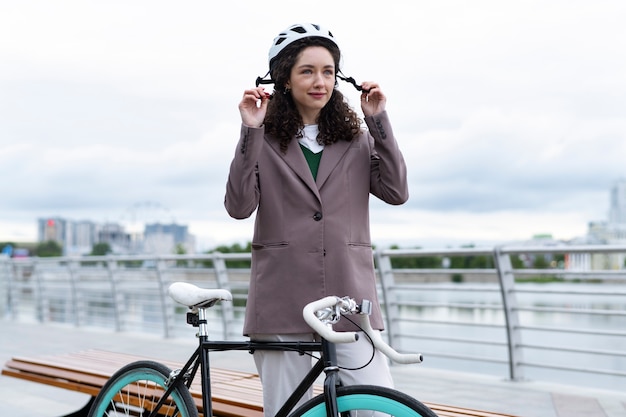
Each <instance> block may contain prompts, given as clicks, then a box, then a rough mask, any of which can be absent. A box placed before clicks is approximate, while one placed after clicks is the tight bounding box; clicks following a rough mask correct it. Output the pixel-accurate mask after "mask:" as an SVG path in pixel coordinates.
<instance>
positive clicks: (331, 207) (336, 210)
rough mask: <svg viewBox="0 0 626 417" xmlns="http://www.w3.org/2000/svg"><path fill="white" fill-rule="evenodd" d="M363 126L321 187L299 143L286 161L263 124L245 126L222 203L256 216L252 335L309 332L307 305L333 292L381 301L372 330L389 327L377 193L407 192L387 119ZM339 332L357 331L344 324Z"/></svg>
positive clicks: (335, 147)
mask: <svg viewBox="0 0 626 417" xmlns="http://www.w3.org/2000/svg"><path fill="white" fill-rule="evenodd" d="M365 122H366V124H367V126H368V127H369V131H367V130H363V132H362V133H361V134H360V135H359V137H358V138H356V139H354V140H353V141H352V142H346V141H340V142H337V143H334V144H332V145H328V146H326V147H325V148H324V151H323V154H322V158H321V161H320V165H319V170H318V174H317V180H316V181H314V180H313V176H312V174H311V171H310V169H309V166H308V165H307V162H306V160H305V158H304V155H303V152H302V150H301V149H300V147H299V144H298V142H297V141H296V140H294V141H292V142H291V143H290V144H289V148H288V150H287V152H286V153H285V154H283V153H282V152H281V151H280V148H279V144H278V141H276V140H273V139H272V138H271V137H268V136H266V135H265V134H264V129H263V128H262V127H261V128H250V127H247V126H242V128H241V137H240V139H239V143H238V144H237V149H236V152H235V157H234V159H233V161H232V163H231V166H230V174H229V177H228V182H227V186H226V198H225V203H224V204H225V206H226V210H227V211H228V213H229V214H230V216H232V217H234V218H236V219H244V218H248V217H250V216H251V215H252V213H253V212H254V211H255V210H256V211H257V213H256V221H255V226H254V236H253V239H252V271H251V277H250V293H249V296H248V302H247V305H246V317H245V324H244V334H246V335H249V334H255V333H256V334H259V333H270V334H281V333H283V334H286V333H308V332H311V328H310V327H308V326H307V324H306V323H305V322H304V320H303V318H302V308H303V307H304V305H305V304H306V303H308V302H310V301H313V300H316V299H319V298H322V297H325V296H328V295H337V296H340V297H343V296H346V295H348V296H350V297H353V298H355V299H356V300H357V301H358V302H360V301H361V300H362V299H368V300H370V301H373V304H374V312H373V314H372V317H371V320H372V326H373V327H374V328H375V329H383V321H382V318H381V313H380V308H379V305H378V299H377V295H376V285H375V272H374V264H373V257H372V245H371V241H370V228H369V195H370V193H371V194H373V195H375V196H376V197H378V198H380V199H381V200H383V201H385V202H387V203H389V204H402V203H404V202H405V201H406V200H407V199H408V186H407V175H406V165H405V163H404V158H403V157H402V153H401V152H400V150H399V148H398V145H397V143H396V140H395V138H394V135H393V131H392V129H391V125H390V123H389V119H388V117H387V113H386V112H382V113H379V114H376V115H373V116H370V117H366V118H365ZM335 328H336V329H338V330H347V329H351V327H350V325H349V322H348V321H347V320H345V319H343V320H341V321H340V322H339V324H338V325H337V326H336V327H335Z"/></svg>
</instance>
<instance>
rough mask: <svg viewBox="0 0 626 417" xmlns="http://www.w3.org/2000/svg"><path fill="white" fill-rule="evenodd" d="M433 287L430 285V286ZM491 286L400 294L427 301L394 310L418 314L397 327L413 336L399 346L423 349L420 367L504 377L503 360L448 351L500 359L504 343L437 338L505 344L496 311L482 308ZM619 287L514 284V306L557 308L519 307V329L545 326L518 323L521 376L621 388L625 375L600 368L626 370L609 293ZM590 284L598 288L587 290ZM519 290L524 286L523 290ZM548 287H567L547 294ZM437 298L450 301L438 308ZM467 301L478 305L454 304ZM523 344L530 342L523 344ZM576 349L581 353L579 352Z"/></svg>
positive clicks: (622, 320) (622, 325) (623, 307)
mask: <svg viewBox="0 0 626 417" xmlns="http://www.w3.org/2000/svg"><path fill="white" fill-rule="evenodd" d="M437 285H438V284H433V286H434V287H436V286H437ZM449 285H450V284H442V285H441V286H442V287H443V288H446V287H449ZM459 285H463V284H459ZM472 287H474V288H476V287H477V285H475V284H473V285H472ZM493 288H494V287H493V286H490V285H485V291H484V292H483V291H472V292H461V291H445V290H444V291H436V290H433V291H421V292H419V293H412V292H409V293H403V294H402V297H401V298H402V300H412V301H419V302H425V303H428V305H425V306H419V307H416V306H410V307H404V308H402V316H404V317H405V318H410V319H415V320H419V322H418V323H412V322H408V323H404V324H403V325H401V332H402V333H403V334H409V335H414V336H415V338H411V339H404V340H403V342H402V349H403V350H411V351H416V350H417V351H421V352H424V353H425V357H426V360H425V362H424V364H423V366H427V367H435V368H440V369H441V368H443V369H450V370H460V371H468V372H481V373H487V374H492V375H497V376H503V377H507V376H508V375H509V371H508V363H493V362H488V361H482V360H467V359H458V358H455V357H454V356H458V355H468V356H472V357H479V358H487V359H489V360H496V361H502V362H506V361H507V359H508V350H507V348H506V346H499V345H495V344H475V343H465V342H460V341H446V340H441V339H439V338H443V339H445V338H457V339H472V340H479V341H489V342H491V341H493V342H494V343H502V342H505V341H506V330H505V329H504V324H505V318H504V314H503V312H502V310H500V309H492V308H490V307H489V306H492V305H499V304H501V296H500V293H499V292H492V291H488V289H493ZM624 289H625V286H624V285H615V284H582V283H581V284H577V283H576V284H570V283H551V284H517V285H516V290H518V291H520V292H519V293H517V295H516V296H517V300H518V304H519V306H520V308H522V309H524V308H534V309H537V308H538V309H546V308H550V309H557V310H558V311H524V310H521V311H519V322H520V326H521V327H522V328H524V327H526V328H528V327H544V328H548V329H550V330H535V329H522V331H521V343H522V344H523V345H526V346H528V347H524V348H523V349H522V350H521V354H522V357H521V362H523V363H526V364H527V365H525V366H522V367H521V372H522V373H523V379H529V380H544V381H553V382H562V383H568V384H575V385H581V386H587V387H589V386H593V387H597V388H606V389H613V390H614V389H623V390H625V391H626V377H624V376H613V375H606V374H604V372H606V373H611V372H615V371H617V372H621V373H626V336H625V335H624V331H625V330H626V297H624V296H623V295H619V294H616V293H618V292H620V291H621V292H622V293H623V291H624ZM598 290H601V291H602V292H603V293H604V294H602V295H591V294H590V292H592V291H596V292H597V291H598ZM525 291H532V292H530V293H526V292H525ZM553 291H559V292H571V293H568V294H554V293H553ZM579 293H580V294H579ZM437 303H440V304H448V305H450V304H451V305H453V306H448V307H444V306H438V305H436V304H437ZM468 303H469V304H479V306H478V307H475V308H472V309H468V308H462V307H459V306H458V305H460V304H468ZM454 305H457V306H456V307H455V306H454ZM481 306H482V308H481ZM568 310H569V311H568ZM441 322H446V323H454V322H460V323H470V324H481V325H488V326H493V327H484V326H474V325H455V324H440V323H441ZM620 332H621V334H619V333H620ZM613 333H616V334H613ZM431 338H433V339H431ZM531 345H532V346H533V347H530V346H531ZM576 350H586V351H587V352H584V353H582V352H577V351H576ZM607 352H608V353H610V354H608V353H607ZM545 366H549V367H551V368H546V367H545ZM559 367H575V368H581V369H583V370H595V371H598V372H599V373H593V372H584V371H571V370H562V369H555V368H559Z"/></svg>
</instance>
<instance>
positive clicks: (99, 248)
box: [89, 242, 112, 256]
mask: <svg viewBox="0 0 626 417" xmlns="http://www.w3.org/2000/svg"><path fill="white" fill-rule="evenodd" d="M111 252H112V251H111V245H109V244H108V243H107V242H100V243H96V244H95V245H93V247H92V248H91V253H90V254H89V255H90V256H104V255H108V254H109V253H111Z"/></svg>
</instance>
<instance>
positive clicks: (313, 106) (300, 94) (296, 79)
mask: <svg viewBox="0 0 626 417" xmlns="http://www.w3.org/2000/svg"><path fill="white" fill-rule="evenodd" d="M286 86H287V87H288V88H290V89H291V96H292V97H293V101H294V102H295V104H296V107H297V109H298V111H299V112H300V115H301V116H302V120H303V122H304V123H305V124H315V123H317V116H318V115H319V113H320V111H321V110H322V108H323V107H324V106H325V105H326V103H328V101H329V100H330V97H331V96H332V94H333V90H334V88H335V61H334V60H333V57H332V55H331V54H330V52H329V51H328V49H326V48H324V47H323V46H309V47H307V48H305V49H303V50H302V51H301V52H300V54H299V56H298V59H297V60H296V63H295V65H294V66H293V68H292V69H291V75H290V76H289V81H288V82H287V85H286Z"/></svg>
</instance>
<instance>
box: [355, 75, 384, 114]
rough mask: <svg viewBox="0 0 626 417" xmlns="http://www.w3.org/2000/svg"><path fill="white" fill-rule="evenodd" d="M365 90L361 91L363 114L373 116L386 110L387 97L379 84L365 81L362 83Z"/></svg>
mask: <svg viewBox="0 0 626 417" xmlns="http://www.w3.org/2000/svg"><path fill="white" fill-rule="evenodd" d="M361 87H363V92H362V93H361V110H363V114H364V115H365V116H366V117H367V116H371V115H373V114H376V113H380V112H382V111H384V110H385V105H386V104H387V97H385V95H384V94H383V92H382V91H381V89H380V87H379V86H378V84H376V83H374V82H370V81H365V82H363V83H362V84H361Z"/></svg>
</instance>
